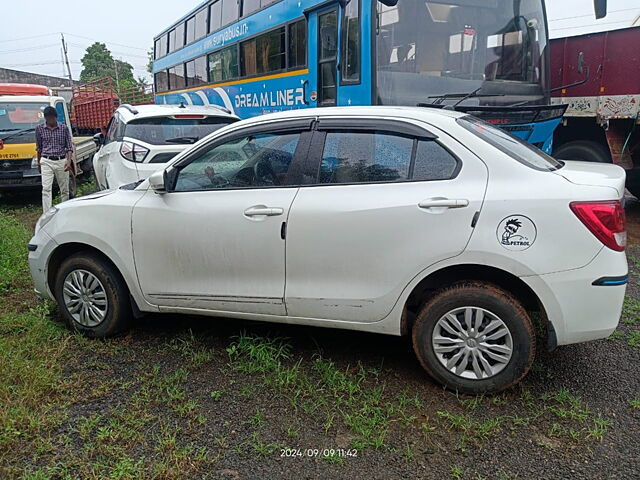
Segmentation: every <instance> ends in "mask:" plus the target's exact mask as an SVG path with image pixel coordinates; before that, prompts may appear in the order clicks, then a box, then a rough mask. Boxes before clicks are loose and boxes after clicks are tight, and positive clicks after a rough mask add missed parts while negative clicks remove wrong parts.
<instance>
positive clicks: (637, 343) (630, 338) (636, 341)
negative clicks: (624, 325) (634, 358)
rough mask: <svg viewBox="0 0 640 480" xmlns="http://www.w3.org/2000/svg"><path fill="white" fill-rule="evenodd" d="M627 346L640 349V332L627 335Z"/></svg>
mask: <svg viewBox="0 0 640 480" xmlns="http://www.w3.org/2000/svg"><path fill="white" fill-rule="evenodd" d="M627 345H629V346H630V347H636V348H638V347H640V332H629V334H628V335H627Z"/></svg>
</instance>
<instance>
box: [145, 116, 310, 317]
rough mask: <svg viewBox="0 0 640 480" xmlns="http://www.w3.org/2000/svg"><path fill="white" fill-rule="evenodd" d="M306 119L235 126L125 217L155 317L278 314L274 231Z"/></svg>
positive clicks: (279, 231) (279, 272)
mask: <svg viewBox="0 0 640 480" xmlns="http://www.w3.org/2000/svg"><path fill="white" fill-rule="evenodd" d="M310 123H311V121H310V120H309V121H307V122H302V123H300V122H298V123H295V122H288V123H287V122H285V124H279V125H278V126H277V128H276V127H273V128H265V127H259V128H253V129H251V128H250V129H246V128H245V129H242V130H241V131H235V132H234V133H229V134H227V135H225V136H224V138H221V139H218V140H214V141H212V142H210V143H209V144H206V145H204V146H201V147H198V149H197V150H196V151H194V152H192V154H191V155H188V156H186V157H185V158H184V159H183V160H181V161H180V162H179V163H178V164H176V165H174V166H172V167H171V168H170V170H169V172H168V173H167V178H168V179H169V181H168V184H167V188H168V192H167V193H164V194H157V193H155V192H154V191H152V190H149V191H148V192H147V193H146V194H145V195H144V197H143V198H142V199H141V200H140V201H139V202H138V203H137V204H136V206H135V208H134V210H133V216H132V229H133V250H134V257H135V264H136V270H137V272H138V278H139V281H140V287H141V289H142V291H143V293H144V295H145V298H146V299H147V301H149V302H150V303H152V304H154V305H158V306H160V307H161V308H163V309H165V310H181V309H188V310H191V311H194V310H195V311H210V312H243V313H253V314H269V315H284V314H285V306H284V287H285V270H284V269H285V240H284V227H283V224H284V223H285V222H286V221H287V216H288V214H289V210H290V206H291V203H292V202H293V199H294V197H295V195H296V193H297V191H298V188H299V184H300V182H301V176H300V175H299V173H298V170H297V167H296V165H297V164H298V162H297V159H298V158H304V157H305V156H306V153H307V149H308V143H309V137H310V133H309V132H308V128H309V125H310Z"/></svg>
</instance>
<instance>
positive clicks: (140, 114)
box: [118, 105, 238, 122]
mask: <svg viewBox="0 0 640 480" xmlns="http://www.w3.org/2000/svg"><path fill="white" fill-rule="evenodd" d="M134 112H137V113H134ZM118 113H119V114H120V115H122V117H123V119H124V121H125V122H129V121H131V120H134V119H137V118H149V117H172V116H174V115H207V116H210V117H233V118H238V117H236V115H234V114H232V113H227V112H226V111H224V110H223V109H222V107H216V106H213V105H211V106H202V105H185V106H180V105H134V106H130V105H120V106H119V107H118Z"/></svg>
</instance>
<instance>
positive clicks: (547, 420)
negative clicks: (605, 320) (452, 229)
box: [0, 197, 640, 480]
mask: <svg viewBox="0 0 640 480" xmlns="http://www.w3.org/2000/svg"><path fill="white" fill-rule="evenodd" d="M0 203H1V204H2V205H3V206H2V210H0V211H3V212H5V213H7V214H9V215H13V216H15V217H17V218H18V219H19V221H20V222H22V223H24V224H25V225H28V226H29V228H31V226H32V225H33V223H34V221H35V219H36V218H37V213H38V212H37V210H38V208H37V207H38V198H37V197H35V198H31V197H27V199H26V200H25V199H24V198H23V197H21V198H20V199H15V198H8V197H2V198H0ZM626 209H627V215H628V220H629V238H630V244H631V246H630V247H629V249H628V257H629V266H630V274H631V283H630V285H629V288H628V298H627V301H626V303H625V308H624V312H623V319H622V321H621V323H620V327H619V328H618V330H617V331H616V332H615V333H614V335H612V337H611V338H610V339H606V340H600V341H595V342H590V343H584V344H579V345H572V346H565V347H562V348H559V349H557V350H556V351H554V352H552V353H549V352H546V351H545V350H544V348H542V347H541V348H539V349H538V355H537V358H536V363H535V366H534V368H533V370H532V371H531V372H530V373H529V374H528V376H527V377H526V378H525V379H524V380H523V381H522V382H521V383H520V384H519V385H518V386H516V387H515V388H513V389H511V390H509V391H507V392H506V393H503V394H501V395H498V396H487V397H470V396H463V395H456V394H454V393H451V392H447V391H443V390H442V388H440V387H439V386H437V385H436V384H435V383H434V382H432V381H431V380H430V378H429V377H428V376H427V375H426V374H425V373H424V372H423V371H422V370H421V368H420V366H419V365H418V362H417V360H416V359H415V357H414V355H413V353H412V350H411V346H410V342H409V341H408V340H407V339H404V338H396V337H387V336H381V335H372V334H364V333H357V332H347V331H338V330H329V329H319V328H310V327H298V326H287V325H270V324H261V323H254V322H242V321H237V320H228V319H211V318H200V317H187V316H175V315H172V316H159V315H153V316H148V317H145V318H144V319H142V320H140V321H138V322H137V323H136V325H135V327H134V329H133V330H131V331H130V332H128V333H127V334H125V335H124V336H120V337H118V338H114V339H110V340H107V341H100V340H97V341H90V340H86V339H84V338H82V337H79V336H78V335H74V334H71V333H69V332H68V331H67V330H66V328H65V327H64V326H63V325H61V322H60V319H59V318H58V316H57V315H56V314H55V312H54V311H53V310H52V312H53V313H51V314H50V315H49V316H47V317H46V321H47V322H52V323H54V324H56V325H58V324H59V326H60V328H59V333H57V334H56V335H57V336H56V340H55V341H56V342H59V343H60V344H61V345H62V344H64V350H63V351H61V352H62V353H61V354H60V360H59V374H58V375H57V377H56V378H55V380H54V385H53V387H51V388H52V390H51V394H50V397H47V398H48V400H46V401H45V402H44V403H43V405H45V406H46V408H45V407H43V408H45V410H46V411H45V413H46V415H47V417H50V418H52V419H53V420H51V421H47V422H44V421H43V423H42V425H41V426H38V427H37V428H33V429H31V430H29V432H30V433H29V434H28V435H27V434H24V438H20V437H17V439H16V440H12V441H11V442H10V443H5V451H3V450H2V446H3V444H2V441H1V437H0V478H3V479H4V478H30V479H45V478H51V479H54V478H61V479H62V478H83V479H84V478H100V479H102V478H112V479H134V478H136V479H137V478H141V479H142V478H144V479H147V478H159V479H160V478H163V479H174V478H175V479H182V478H184V479H202V478H211V479H218V478H221V479H224V478H228V479H258V478H273V479H276V478H277V479H280V478H283V479H296V480H298V479H317V478H322V479H325V478H326V479H333V478H336V479H347V478H349V479H390V478H407V479H413V478H426V479H448V478H452V479H469V480H480V479H499V480H507V479H519V480H524V479H585V480H586V479H588V480H593V479H638V478H640V453H639V452H640V450H639V445H640V375H639V374H638V366H639V365H640V320H639V319H640V203H639V202H637V201H635V200H630V201H629V202H628V203H627V207H626ZM1 234H2V233H1V232H0V235H1ZM25 295H27V297H26V298H29V302H32V303H33V304H35V302H36V301H35V299H33V298H31V297H29V296H28V295H29V294H27V293H25ZM576 301H579V299H576ZM540 344H541V345H543V344H544V343H543V342H542V341H541V342H540ZM38 408H39V407H38ZM1 428H5V429H7V428H9V426H7V425H4V426H3V425H1V424H0V429H1ZM16 428H17V427H16ZM25 431H26V430H25ZM2 472H4V474H2Z"/></svg>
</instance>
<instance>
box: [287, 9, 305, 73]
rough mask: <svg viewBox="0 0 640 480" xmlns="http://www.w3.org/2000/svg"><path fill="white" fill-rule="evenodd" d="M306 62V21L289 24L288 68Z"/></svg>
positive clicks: (300, 65)
mask: <svg viewBox="0 0 640 480" xmlns="http://www.w3.org/2000/svg"><path fill="white" fill-rule="evenodd" d="M306 64H307V21H306V20H300V21H299V22H296V23H292V24H291V25H289V68H300V67H304V66H305V65H306Z"/></svg>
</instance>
